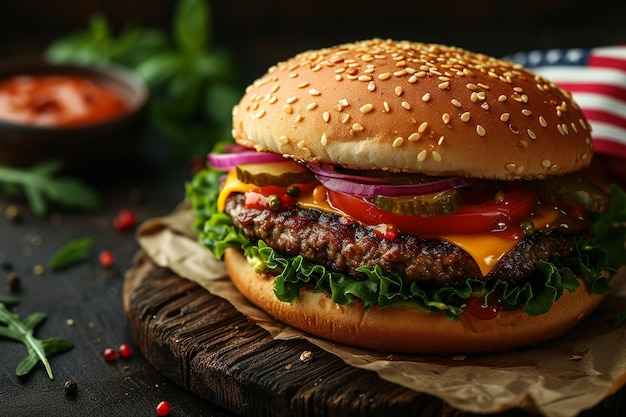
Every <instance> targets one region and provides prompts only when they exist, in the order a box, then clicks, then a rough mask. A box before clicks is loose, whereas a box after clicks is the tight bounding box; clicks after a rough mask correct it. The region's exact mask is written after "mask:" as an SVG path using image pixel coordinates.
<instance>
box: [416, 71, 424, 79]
mask: <svg viewBox="0 0 626 417" xmlns="http://www.w3.org/2000/svg"><path fill="white" fill-rule="evenodd" d="M415 76H416V77H417V78H424V77H425V76H426V71H419V72H416V73H415Z"/></svg>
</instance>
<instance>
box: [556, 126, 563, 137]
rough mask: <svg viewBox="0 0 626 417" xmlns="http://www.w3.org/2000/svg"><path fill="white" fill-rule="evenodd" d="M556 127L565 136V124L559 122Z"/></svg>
mask: <svg viewBox="0 0 626 417" xmlns="http://www.w3.org/2000/svg"><path fill="white" fill-rule="evenodd" d="M556 129H557V130H558V131H559V133H560V134H561V136H565V130H563V126H561V125H560V124H557V125H556Z"/></svg>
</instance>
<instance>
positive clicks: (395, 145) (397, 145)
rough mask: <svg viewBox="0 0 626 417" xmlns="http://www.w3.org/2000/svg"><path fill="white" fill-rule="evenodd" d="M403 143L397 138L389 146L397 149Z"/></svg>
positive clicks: (400, 138)
mask: <svg viewBox="0 0 626 417" xmlns="http://www.w3.org/2000/svg"><path fill="white" fill-rule="evenodd" d="M403 143H404V138H402V137H397V138H395V139H394V140H393V144H392V145H391V146H393V147H394V148H399V147H400V146H402V144H403Z"/></svg>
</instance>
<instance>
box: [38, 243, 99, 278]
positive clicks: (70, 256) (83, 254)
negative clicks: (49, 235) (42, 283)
mask: <svg viewBox="0 0 626 417" xmlns="http://www.w3.org/2000/svg"><path fill="white" fill-rule="evenodd" d="M92 254H93V239H91V238H88V237H85V238H79V239H74V240H71V241H69V242H67V243H66V244H65V245H63V246H62V247H61V248H59V249H58V250H57V251H56V252H55V253H54V254H53V255H52V256H51V257H50V259H49V260H48V268H49V269H50V270H52V271H58V270H61V269H63V268H67V267H68V266H70V265H74V264H76V263H78V262H81V261H84V260H86V259H88V258H89V257H91V255H92Z"/></svg>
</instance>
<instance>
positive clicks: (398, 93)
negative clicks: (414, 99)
mask: <svg viewBox="0 0 626 417" xmlns="http://www.w3.org/2000/svg"><path fill="white" fill-rule="evenodd" d="M394 92H395V93H396V95H397V96H398V97H400V96H401V95H402V87H400V86H398V87H396V88H395V89H394Z"/></svg>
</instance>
